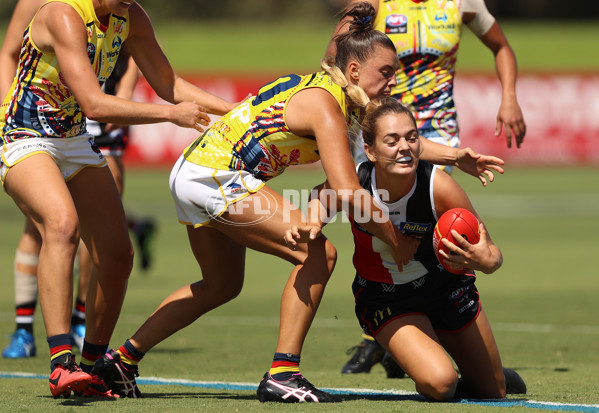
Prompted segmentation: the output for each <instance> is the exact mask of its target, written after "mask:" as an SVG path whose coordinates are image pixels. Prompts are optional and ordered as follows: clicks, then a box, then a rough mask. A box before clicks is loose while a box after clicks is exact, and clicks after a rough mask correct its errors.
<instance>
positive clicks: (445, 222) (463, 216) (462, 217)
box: [433, 208, 480, 274]
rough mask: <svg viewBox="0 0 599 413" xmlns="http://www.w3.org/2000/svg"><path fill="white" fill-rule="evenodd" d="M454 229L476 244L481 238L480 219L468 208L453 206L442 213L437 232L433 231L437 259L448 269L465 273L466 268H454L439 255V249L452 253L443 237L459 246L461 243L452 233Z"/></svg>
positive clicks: (436, 228)
mask: <svg viewBox="0 0 599 413" xmlns="http://www.w3.org/2000/svg"><path fill="white" fill-rule="evenodd" d="M452 229H454V230H456V231H457V233H458V234H460V235H461V236H462V237H463V238H464V239H466V240H467V241H468V242H469V243H471V244H476V243H478V241H479V240H480V234H479V232H478V219H476V217H475V216H474V214H473V213H472V212H470V211H468V210H467V209H464V208H453V209H450V210H449V211H447V212H445V213H444V214H443V215H441V217H440V218H439V220H438V221H437V225H435V232H434V233H433V248H434V250H435V255H436V256H437V259H438V260H439V262H440V263H441V265H442V266H443V268H445V269H446V270H447V271H449V272H451V273H453V274H464V273H465V272H466V270H454V269H451V268H449V266H447V265H446V264H445V260H444V259H443V257H441V256H440V255H439V250H443V251H445V253H447V254H450V252H449V250H448V249H447V248H446V247H445V245H443V243H442V242H441V238H445V239H447V240H448V241H449V242H451V243H454V244H456V245H458V246H459V244H457V243H456V242H454V240H453V236H452V235H451V230H452Z"/></svg>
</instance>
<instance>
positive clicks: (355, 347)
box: [345, 344, 363, 356]
mask: <svg viewBox="0 0 599 413" xmlns="http://www.w3.org/2000/svg"><path fill="white" fill-rule="evenodd" d="M361 347H363V346H362V344H358V345H357V346H353V347H351V348H348V349H347V351H346V352H345V354H347V355H348V356H349V355H350V354H352V353H355V352H356V351H357V350H358V349H359V348H361Z"/></svg>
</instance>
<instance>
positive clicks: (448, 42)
mask: <svg viewBox="0 0 599 413" xmlns="http://www.w3.org/2000/svg"><path fill="white" fill-rule="evenodd" d="M460 7H461V0H434V1H433V0H428V1H417V0H379V10H378V12H377V16H376V19H375V22H374V28H375V29H376V30H379V31H381V32H383V33H385V34H386V35H387V36H389V38H390V39H391V40H392V41H393V43H394V44H395V48H396V49H397V56H398V59H399V70H398V71H397V74H396V77H397V86H395V87H394V88H393V90H392V91H391V94H392V96H394V97H395V98H397V99H398V100H400V101H401V102H402V103H403V104H405V105H408V106H410V107H411V108H412V109H413V110H414V112H415V113H414V115H415V116H416V120H417V123H418V131H419V132H420V134H421V135H422V136H424V137H435V136H443V137H452V136H456V135H457V133H458V131H457V115H456V109H455V104H454V100H453V79H454V76H455V64H456V59H457V51H458V45H459V42H460V36H461V31H462V16H461V13H460Z"/></svg>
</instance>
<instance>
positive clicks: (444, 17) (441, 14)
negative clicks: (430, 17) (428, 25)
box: [435, 11, 447, 23]
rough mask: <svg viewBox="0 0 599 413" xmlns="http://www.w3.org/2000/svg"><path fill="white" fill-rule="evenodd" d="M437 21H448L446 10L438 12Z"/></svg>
mask: <svg viewBox="0 0 599 413" xmlns="http://www.w3.org/2000/svg"><path fill="white" fill-rule="evenodd" d="M435 21H436V22H443V23H446V22H447V13H445V12H443V11H441V12H439V13H437V14H436V15H435Z"/></svg>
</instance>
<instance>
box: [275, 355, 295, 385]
mask: <svg viewBox="0 0 599 413" xmlns="http://www.w3.org/2000/svg"><path fill="white" fill-rule="evenodd" d="M299 364H300V356H299V355H295V354H291V353H275V355H274V357H273V359H272V365H271V366H270V376H271V377H272V378H273V379H275V380H277V381H286V380H290V379H291V378H292V377H293V375H294V374H298V373H299V372H300V370H299Z"/></svg>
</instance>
